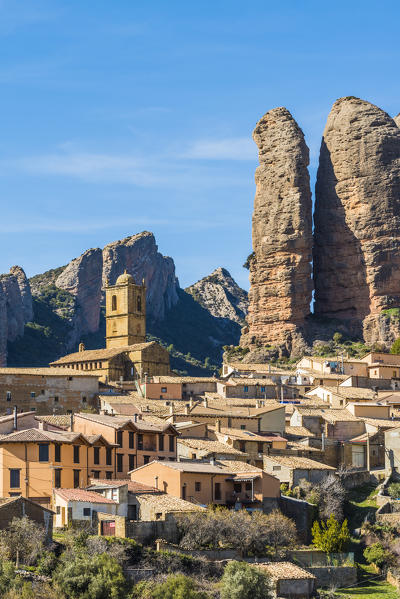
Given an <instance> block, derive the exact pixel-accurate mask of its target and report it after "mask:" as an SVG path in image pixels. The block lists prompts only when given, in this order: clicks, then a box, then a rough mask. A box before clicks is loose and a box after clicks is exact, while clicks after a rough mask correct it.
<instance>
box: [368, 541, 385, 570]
mask: <svg viewBox="0 0 400 599" xmlns="http://www.w3.org/2000/svg"><path fill="white" fill-rule="evenodd" d="M364 557H365V559H366V560H367V562H368V563H369V564H375V565H376V566H378V568H382V566H385V565H388V564H389V562H390V561H391V554H390V553H389V551H386V550H385V549H384V548H383V547H382V545H381V544H380V543H374V544H373V545H370V546H369V547H367V548H366V549H364Z"/></svg>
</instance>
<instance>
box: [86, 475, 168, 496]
mask: <svg viewBox="0 0 400 599" xmlns="http://www.w3.org/2000/svg"><path fill="white" fill-rule="evenodd" d="M90 483H91V484H90V488H93V487H102V488H104V487H109V488H111V489H116V488H118V487H124V486H125V485H128V491H129V492H130V493H160V491H159V490H158V489H156V488H155V487H151V486H149V485H145V484H144V483H140V482H138V481H136V480H130V479H129V478H126V479H115V480H109V479H105V478H91V479H90Z"/></svg>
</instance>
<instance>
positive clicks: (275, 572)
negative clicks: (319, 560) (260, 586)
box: [257, 562, 317, 599]
mask: <svg viewBox="0 0 400 599" xmlns="http://www.w3.org/2000/svg"><path fill="white" fill-rule="evenodd" d="M257 567H258V568H260V569H261V570H262V571H264V572H265V573H266V574H268V576H270V577H271V580H272V583H273V588H274V591H275V595H276V597H281V598H282V599H283V598H285V599H309V598H310V597H312V596H314V593H315V589H316V583H317V579H316V577H315V576H314V574H311V573H310V572H308V571H307V570H304V568H300V566H297V565H296V564H293V563H292V562H270V563H267V564H257Z"/></svg>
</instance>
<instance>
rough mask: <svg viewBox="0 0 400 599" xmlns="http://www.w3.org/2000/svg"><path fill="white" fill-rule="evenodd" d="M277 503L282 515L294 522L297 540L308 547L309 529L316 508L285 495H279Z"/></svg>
mask: <svg viewBox="0 0 400 599" xmlns="http://www.w3.org/2000/svg"><path fill="white" fill-rule="evenodd" d="M279 503H280V508H281V511H282V513H283V514H284V515H285V516H288V518H291V519H292V520H294V523H295V524H296V529H297V534H298V536H299V538H300V539H301V540H302V541H303V542H304V543H305V544H306V545H309V544H310V543H311V527H312V524H313V522H314V520H315V519H316V517H317V508H316V506H315V505H312V504H311V503H308V502H307V501H303V500H302V499H295V498H294V497H287V496H286V495H281V497H280V501H279Z"/></svg>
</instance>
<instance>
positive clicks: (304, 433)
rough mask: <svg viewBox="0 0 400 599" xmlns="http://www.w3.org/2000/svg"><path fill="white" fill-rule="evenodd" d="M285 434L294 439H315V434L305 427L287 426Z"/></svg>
mask: <svg viewBox="0 0 400 599" xmlns="http://www.w3.org/2000/svg"><path fill="white" fill-rule="evenodd" d="M285 434H286V435H288V436H293V437H315V434H314V433H312V432H311V431H310V430H308V428H306V427H305V426H286V427H285Z"/></svg>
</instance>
